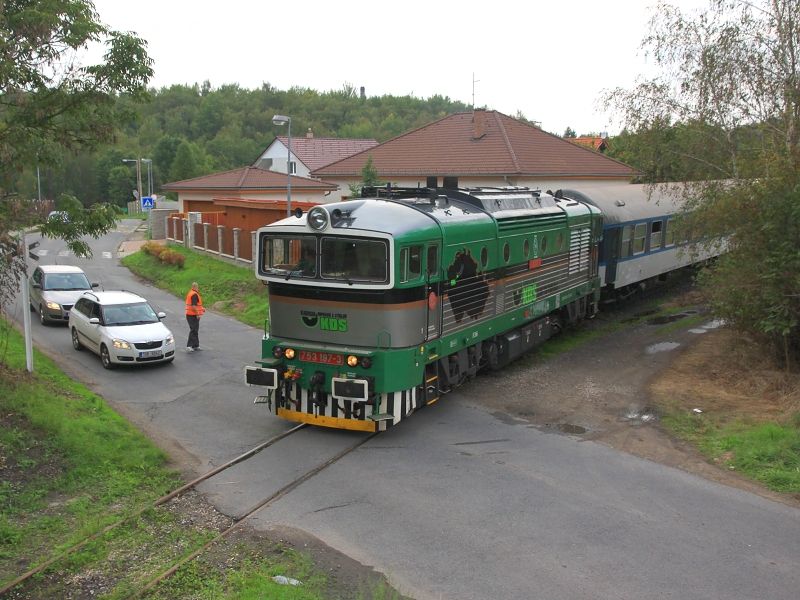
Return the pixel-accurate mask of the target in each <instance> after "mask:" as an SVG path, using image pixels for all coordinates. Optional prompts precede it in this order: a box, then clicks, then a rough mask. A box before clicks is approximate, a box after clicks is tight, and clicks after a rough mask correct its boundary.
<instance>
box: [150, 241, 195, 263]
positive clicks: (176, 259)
mask: <svg viewBox="0 0 800 600" xmlns="http://www.w3.org/2000/svg"><path fill="white" fill-rule="evenodd" d="M142 251H144V252H145V253H146V254H149V255H150V256H152V257H153V258H155V259H157V260H158V261H159V262H162V263H164V264H166V265H173V266H176V267H178V268H179V269H182V268H183V264H184V262H186V257H185V256H184V255H183V254H181V253H180V252H176V251H175V250H172V249H170V248H167V247H166V246H162V245H161V244H156V243H154V242H147V243H145V244H143V245H142Z"/></svg>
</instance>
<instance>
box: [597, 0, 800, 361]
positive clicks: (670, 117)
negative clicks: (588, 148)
mask: <svg viewBox="0 0 800 600" xmlns="http://www.w3.org/2000/svg"><path fill="white" fill-rule="evenodd" d="M644 46H645V48H647V49H648V51H649V53H650V54H651V56H652V57H653V59H654V62H655V65H656V66H657V67H658V68H659V71H660V75H659V76H658V77H656V78H654V79H652V80H649V81H644V82H642V83H640V84H639V85H637V86H636V87H634V88H633V89H629V90H624V89H617V90H614V91H612V92H611V93H610V94H609V95H608V96H607V101H608V102H609V103H610V105H612V106H616V107H617V108H619V109H620V110H621V113H622V115H623V120H624V122H625V125H626V127H627V129H628V130H629V131H632V132H635V133H638V132H643V131H648V130H652V131H657V132H658V133H659V134H666V133H667V132H668V130H669V129H671V130H672V131H671V134H672V135H674V139H675V141H676V142H677V145H676V146H675V147H677V148H679V149H681V157H680V158H681V160H683V161H686V162H687V164H688V163H693V164H694V165H700V166H699V167H698V169H697V171H696V174H702V175H703V176H704V177H707V178H709V179H713V181H706V182H701V183H698V184H696V185H687V186H684V187H683V188H682V189H684V194H685V196H684V200H685V208H686V211H687V215H686V218H685V222H686V224H687V226H689V227H691V228H692V231H693V233H696V234H698V233H699V234H701V235H702V236H703V237H704V239H706V240H709V243H710V241H713V240H721V239H724V240H725V242H726V244H727V246H728V252H727V253H726V254H725V255H724V256H722V257H721V259H720V260H719V261H718V262H717V263H716V267H715V268H713V269H711V270H710V271H709V272H708V273H707V274H706V275H705V276H704V277H703V281H704V283H705V286H706V290H707V292H708V294H709V296H710V298H711V301H712V305H713V307H714V310H715V311H716V313H717V314H718V315H720V316H722V317H724V318H725V319H726V320H728V321H729V322H730V323H731V324H732V325H734V326H735V327H738V328H740V329H742V330H744V331H748V332H751V333H754V334H757V335H760V336H762V337H763V338H765V339H767V340H769V341H770V342H771V343H773V344H774V345H775V347H776V348H777V349H779V350H780V352H781V355H782V356H783V357H784V358H785V360H786V364H787V367H788V365H789V360H790V357H791V355H792V354H797V353H798V352H800V335H798V334H800V329H799V328H798V327H799V326H800V302H798V298H800V278H799V277H798V276H797V271H796V270H793V269H796V268H797V265H798V257H797V252H798V248H800V230H798V228H796V227H794V223H796V221H792V219H797V218H798V216H800V215H798V213H797V209H796V207H797V205H798V201H800V197H799V196H798V185H799V184H800V3H798V2H797V0H711V1H710V2H709V6H708V8H707V9H706V10H705V11H702V12H701V13H698V14H695V15H692V16H686V15H684V14H683V13H682V12H681V11H680V10H679V9H678V8H675V7H673V6H670V5H669V4H664V3H662V4H659V6H658V7H656V9H655V12H654V16H653V18H652V21H651V25H650V32H649V34H648V35H647V37H646V38H645V40H644ZM670 123H672V124H674V125H672V126H669V124H670ZM615 143H616V142H615ZM655 172H656V171H655V170H654V171H653V173H655ZM684 172H686V173H689V174H691V172H690V171H687V170H686V167H684ZM745 215H746V216H745Z"/></svg>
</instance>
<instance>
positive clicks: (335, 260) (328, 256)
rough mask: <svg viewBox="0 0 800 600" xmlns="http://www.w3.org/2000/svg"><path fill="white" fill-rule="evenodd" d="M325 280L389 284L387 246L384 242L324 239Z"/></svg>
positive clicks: (322, 255) (335, 238)
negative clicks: (387, 282)
mask: <svg viewBox="0 0 800 600" xmlns="http://www.w3.org/2000/svg"><path fill="white" fill-rule="evenodd" d="M321 247H322V253H321V269H320V275H321V276H322V278H323V279H328V280H331V279H332V280H336V281H344V282H345V283H348V284H350V283H352V282H356V281H357V282H367V283H384V282H386V281H387V273H388V269H387V267H386V265H387V260H386V259H387V256H388V253H387V246H386V243H385V242H383V241H381V240H370V239H362V238H341V237H324V238H322V244H321Z"/></svg>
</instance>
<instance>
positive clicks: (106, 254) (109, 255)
mask: <svg viewBox="0 0 800 600" xmlns="http://www.w3.org/2000/svg"><path fill="white" fill-rule="evenodd" d="M103 258H111V252H103Z"/></svg>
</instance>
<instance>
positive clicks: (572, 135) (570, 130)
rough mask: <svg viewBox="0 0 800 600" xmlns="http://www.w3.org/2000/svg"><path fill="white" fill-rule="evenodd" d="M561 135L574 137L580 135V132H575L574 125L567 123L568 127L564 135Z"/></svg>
mask: <svg viewBox="0 0 800 600" xmlns="http://www.w3.org/2000/svg"><path fill="white" fill-rule="evenodd" d="M561 137H563V138H574V137H578V134H576V133H575V130H574V129H573V128H572V127H570V126H569V125H567V128H566V129H565V130H564V135H562V136H561Z"/></svg>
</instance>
